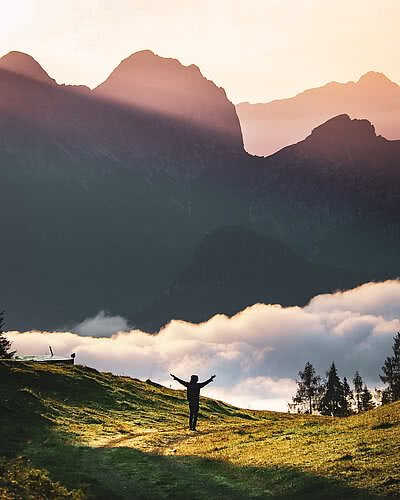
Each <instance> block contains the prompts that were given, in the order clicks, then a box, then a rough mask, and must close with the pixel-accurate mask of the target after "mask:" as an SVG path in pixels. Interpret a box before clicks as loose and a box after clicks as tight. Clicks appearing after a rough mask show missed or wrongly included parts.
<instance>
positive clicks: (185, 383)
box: [170, 373, 189, 387]
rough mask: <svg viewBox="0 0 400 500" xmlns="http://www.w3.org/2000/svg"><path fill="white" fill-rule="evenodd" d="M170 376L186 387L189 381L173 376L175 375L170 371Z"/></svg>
mask: <svg viewBox="0 0 400 500" xmlns="http://www.w3.org/2000/svg"><path fill="white" fill-rule="evenodd" d="M170 375H171V377H172V378H173V379H174V380H176V381H177V382H179V383H180V384H182V385H184V386H185V387H187V386H188V385H189V382H185V381H184V380H182V379H180V378H178V377H175V375H172V373H170Z"/></svg>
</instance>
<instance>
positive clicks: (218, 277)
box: [135, 226, 368, 331]
mask: <svg viewBox="0 0 400 500" xmlns="http://www.w3.org/2000/svg"><path fill="white" fill-rule="evenodd" d="M367 276H368V275H367V274H366V273H365V274H363V273H357V272H353V271H350V270H348V269H336V268H331V267H329V266H324V265H320V264H316V263H311V262H308V261H307V260H306V259H304V258H303V257H301V256H299V255H296V254H295V253H294V252H293V251H292V250H290V249H289V248H288V247H286V246H285V245H283V244H282V243H280V242H278V241H274V240H271V239H270V238H268V237H266V236H263V235H260V234H257V233H255V232H253V231H251V230H249V229H246V228H244V227H240V226H231V227H224V228H219V229H217V230H215V231H212V232H210V233H209V234H208V235H207V236H205V237H204V239H203V240H202V241H201V242H200V244H199V245H198V247H197V248H196V249H195V252H194V255H193V257H192V259H191V261H190V263H189V264H188V265H187V266H186V267H185V268H184V270H183V271H182V272H181V274H180V275H179V277H178V278H177V279H176V280H175V281H174V282H173V283H172V284H171V285H170V286H169V287H168V288H167V289H166V290H164V292H163V293H162V294H161V295H160V297H159V298H158V299H157V300H156V301H154V302H153V303H152V304H150V305H149V306H148V307H146V308H145V309H144V310H143V311H141V312H140V313H138V314H137V315H135V323H136V325H137V326H139V327H140V328H141V329H144V330H146V331H148V330H152V331H157V330H158V329H160V327H161V326H163V325H165V324H166V323H167V322H168V321H169V320H172V319H182V320H186V321H193V322H201V321H206V320H208V319H209V318H210V317H211V316H213V315H215V314H227V315H233V314H236V313H238V312H240V311H241V310H243V309H245V308H246V307H248V306H251V305H253V304H256V303H265V304H280V305H282V306H294V305H297V306H303V305H305V304H306V303H307V302H308V301H309V300H310V299H311V298H312V297H313V296H314V295H317V294H319V293H329V292H332V291H335V290H337V289H346V288H352V287H354V286H356V285H359V284H361V283H363V282H364V281H367V280H368V277H367Z"/></svg>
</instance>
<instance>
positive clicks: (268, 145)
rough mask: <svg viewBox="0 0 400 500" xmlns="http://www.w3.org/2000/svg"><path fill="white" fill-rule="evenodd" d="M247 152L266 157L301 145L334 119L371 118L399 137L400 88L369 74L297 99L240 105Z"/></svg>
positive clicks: (391, 135) (387, 133) (390, 136)
mask: <svg viewBox="0 0 400 500" xmlns="http://www.w3.org/2000/svg"><path fill="white" fill-rule="evenodd" d="M236 110H237V113H238V116H239V119H240V123H241V126H242V130H243V137H244V143H245V149H246V151H248V152H249V153H251V154H255V155H262V156H267V155H270V154H272V153H275V152H276V151H278V150H280V149H282V148H283V147H285V146H287V145H289V144H293V143H295V142H298V141H300V140H302V139H304V138H305V137H306V136H307V135H309V134H310V132H311V130H312V129H313V128H314V127H316V126H317V125H320V124H321V123H323V122H325V121H326V120H328V119H329V118H332V117H334V116H336V115H339V114H343V113H346V114H348V115H350V116H351V117H353V118H364V119H368V120H370V121H371V122H372V123H373V124H374V125H375V128H376V130H377V133H378V134H380V135H383V136H384V137H386V138H387V139H399V138H400V86H399V85H397V84H396V83H394V82H392V81H391V80H389V79H388V78H387V77H386V76H385V75H383V74H382V73H376V72H374V71H370V72H368V73H366V74H365V75H363V76H362V77H361V78H360V79H359V80H358V81H357V82H347V83H337V82H330V83H328V84H326V85H324V86H323V87H318V88H314V89H309V90H306V91H304V92H302V93H300V94H298V95H296V96H295V97H292V98H289V99H280V100H276V101H272V102H268V103H259V104H249V103H248V102H247V103H240V104H238V105H237V106H236Z"/></svg>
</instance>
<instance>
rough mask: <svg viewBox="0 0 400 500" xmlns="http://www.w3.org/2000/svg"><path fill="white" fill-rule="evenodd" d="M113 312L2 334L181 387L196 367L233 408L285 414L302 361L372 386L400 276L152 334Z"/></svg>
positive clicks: (396, 309)
mask: <svg viewBox="0 0 400 500" xmlns="http://www.w3.org/2000/svg"><path fill="white" fill-rule="evenodd" d="M128 327H129V325H128V323H127V322H126V320H124V319H123V318H121V317H118V316H114V317H109V316H107V315H106V314H105V313H104V312H101V313H99V314H98V315H97V316H96V317H93V318H88V319H87V320H85V321H84V322H82V323H80V324H79V325H76V326H75V327H74V328H73V329H72V331H71V332H36V331H32V332H9V333H8V334H7V336H8V338H9V339H10V340H11V341H12V342H13V347H14V349H17V351H18V353H19V354H43V353H48V346H49V345H51V346H52V348H53V351H54V352H55V353H56V354H58V355H66V356H69V354H70V353H72V352H75V353H76V362H77V363H78V364H87V365H88V366H92V367H94V368H96V369H98V370H102V371H111V372H113V373H115V374H124V375H129V376H131V377H136V378H139V379H143V380H146V379H151V380H152V381H155V382H157V383H160V384H163V385H166V386H167V387H169V386H170V385H172V386H173V387H175V388H179V385H178V384H177V383H176V382H172V381H171V379H170V378H169V373H170V372H172V373H175V374H177V375H178V376H180V377H181V378H183V379H189V377H190V375H191V374H198V375H199V377H200V379H201V380H202V379H204V380H205V379H207V378H208V377H209V376H210V374H213V373H215V374H216V375H217V378H216V380H215V382H214V384H211V385H209V386H207V388H205V389H204V395H207V396H210V397H214V398H217V399H221V400H224V401H226V402H229V403H232V404H235V405H238V406H240V407H246V408H253V409H270V410H281V411H287V402H288V401H290V400H291V398H292V396H294V394H295V391H296V383H295V378H296V377H297V373H298V371H299V370H301V369H303V368H304V365H305V363H306V362H307V361H310V362H311V363H312V364H313V365H314V366H315V368H316V370H317V372H318V373H320V374H321V375H325V371H326V370H327V369H328V368H329V366H330V364H331V363H332V361H334V362H335V364H336V366H337V367H338V372H339V375H340V376H341V377H343V376H346V377H347V378H348V380H351V379H352V377H353V375H354V373H355V371H356V370H358V371H359V372H360V374H361V375H362V377H363V379H364V380H365V381H366V383H367V384H368V385H369V386H370V387H371V389H373V388H374V387H378V386H380V385H381V382H380V380H379V373H381V366H382V364H383V361H384V359H385V358H386V356H388V355H389V354H390V351H391V345H392V338H393V336H394V334H395V333H396V332H397V331H400V281H399V280H392V281H386V282H381V283H367V284H364V285H362V286H360V287H357V288H355V289H352V290H348V291H344V292H337V293H333V294H325V295H320V296H317V297H314V298H313V299H312V300H311V301H310V303H309V304H308V305H306V306H305V307H281V306H280V305H266V304H255V305H253V306H251V307H248V308H247V309H245V310H244V311H242V312H240V313H239V314H237V315H235V316H233V317H232V318H229V317H226V316H223V315H217V316H214V317H212V318H210V319H209V320H208V321H206V322H204V323H201V324H192V323H187V322H184V321H171V322H170V323H169V324H168V325H167V326H166V327H165V328H163V329H162V330H160V332H158V333H157V334H153V335H150V334H148V333H145V332H143V331H140V330H135V329H131V330H129V331H128V330H125V329H126V328H128Z"/></svg>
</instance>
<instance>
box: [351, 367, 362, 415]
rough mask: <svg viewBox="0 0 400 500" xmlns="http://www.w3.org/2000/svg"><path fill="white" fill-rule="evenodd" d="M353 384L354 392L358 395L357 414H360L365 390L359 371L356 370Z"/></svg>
mask: <svg viewBox="0 0 400 500" xmlns="http://www.w3.org/2000/svg"><path fill="white" fill-rule="evenodd" d="M353 384H354V392H355V393H356V401H357V413H360V411H361V393H362V390H363V380H362V378H361V375H360V374H359V373H358V370H356V373H355V374H354V378H353Z"/></svg>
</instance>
